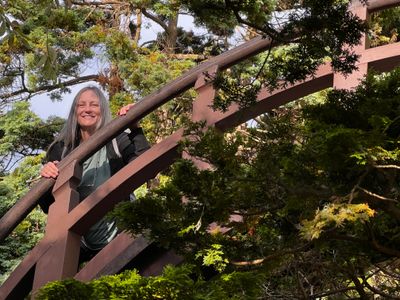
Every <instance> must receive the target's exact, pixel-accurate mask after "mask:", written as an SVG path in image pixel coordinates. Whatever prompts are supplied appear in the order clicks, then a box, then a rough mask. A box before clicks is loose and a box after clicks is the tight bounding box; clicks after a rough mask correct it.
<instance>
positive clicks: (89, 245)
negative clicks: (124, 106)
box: [39, 86, 149, 261]
mask: <svg viewBox="0 0 400 300" xmlns="http://www.w3.org/2000/svg"><path fill="white" fill-rule="evenodd" d="M121 117H123V116H121ZM110 121H111V113H110V108H109V105H108V101H107V99H106V98H105V96H104V94H103V92H102V91H101V90H100V89H99V88H97V87H94V86H87V87H84V88H83V89H81V90H80V91H79V92H78V93H77V95H76V96H75V98H74V101H73V102H72V105H71V109H70V112H69V116H68V119H67V122H66V124H65V126H64V128H63V129H62V131H61V132H60V134H59V136H58V137H57V138H56V139H55V141H54V142H53V143H52V144H51V145H50V147H49V150H48V151H47V155H46V159H47V163H46V164H45V165H44V166H43V168H42V170H41V173H40V174H41V176H42V177H46V178H57V177H58V167H57V165H58V162H59V161H60V160H61V159H62V158H64V157H65V156H66V155H68V153H70V152H71V151H72V150H73V149H74V148H76V147H77V146H79V144H80V143H81V142H83V141H85V140H87V139H89V138H90V137H91V136H92V135H93V134H94V133H95V132H96V131H97V130H98V129H100V128H102V127H104V126H105V125H106V124H107V123H109V122H110ZM148 148H149V144H148V142H147V140H146V138H145V136H144V134H143V131H142V129H141V128H139V127H137V126H136V125H134V127H132V128H131V132H130V133H129V134H128V133H126V132H123V133H121V134H120V135H118V136H117V137H116V138H115V139H114V140H112V141H111V142H110V143H109V144H107V145H105V146H104V147H103V148H101V149H100V150H98V151H97V152H96V153H95V154H93V155H92V156H91V157H89V158H88V159H87V160H86V161H84V162H83V164H82V167H83V172H82V180H81V182H80V184H79V186H78V192H79V196H80V201H82V200H84V199H85V198H86V197H87V196H88V195H89V194H91V193H92V192H93V191H94V190H95V189H96V188H97V187H99V186H100V185H101V184H102V183H103V182H105V181H106V180H107V179H108V178H110V177H111V176H112V175H113V174H115V173H116V172H117V171H119V170H120V169H121V168H122V167H123V166H125V165H126V164H127V163H129V162H130V161H132V160H134V159H135V158H136V157H138V156H139V155H140V154H142V153H143V152H144V151H146V150H147V149H148ZM127 200H128V199H127ZM53 202H54V198H53V197H52V195H51V194H50V193H49V194H47V195H45V197H43V198H42V199H41V200H40V202H39V204H40V206H41V208H42V209H43V211H44V212H46V213H47V212H48V210H49V207H50V205H51V204H52V203H53ZM117 232H118V229H117V227H116V225H115V222H114V221H113V220H109V219H102V220H100V221H99V222H97V223H96V224H95V225H93V227H92V228H90V229H89V231H88V232H87V233H86V234H85V235H84V236H83V237H82V242H81V257H80V260H81V261H86V260H88V259H90V258H91V257H92V256H94V255H95V254H96V253H97V252H98V251H100V250H101V249H102V248H103V247H104V246H105V245H107V244H108V243H109V242H110V241H111V240H112V239H113V238H114V237H115V236H116V234H117Z"/></svg>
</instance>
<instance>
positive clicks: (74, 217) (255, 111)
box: [0, 0, 400, 300]
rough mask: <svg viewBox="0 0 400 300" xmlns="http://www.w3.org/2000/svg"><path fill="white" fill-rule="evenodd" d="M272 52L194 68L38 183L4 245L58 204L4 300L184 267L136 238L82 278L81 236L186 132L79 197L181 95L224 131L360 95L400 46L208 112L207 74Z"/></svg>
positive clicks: (373, 0)
mask: <svg viewBox="0 0 400 300" xmlns="http://www.w3.org/2000/svg"><path fill="white" fill-rule="evenodd" d="M399 5H400V0H369V1H368V5H367V6H363V5H361V4H360V3H359V2H354V3H353V5H352V6H351V10H352V11H353V12H354V13H355V14H357V15H358V16H359V17H360V18H361V19H364V20H366V19H367V18H368V16H369V14H371V13H372V12H375V11H378V10H382V9H386V8H389V7H394V6H399ZM270 45H271V41H270V40H268V39H264V38H261V37H258V38H255V39H253V40H251V41H249V42H247V43H245V44H243V45H241V46H239V47H237V48H234V49H232V50H230V51H227V52H226V53H223V54H221V55H219V56H217V57H215V58H213V59H210V60H209V61H206V62H204V63H202V64H200V65H199V66H197V67H195V68H193V69H192V70H190V71H188V72H187V73H185V74H184V75H182V76H181V77H179V78H177V79H175V80H173V81H172V82H170V83H169V84H167V85H165V86H164V87H163V88H161V89H160V90H158V91H156V92H155V93H153V94H151V95H149V96H147V97H145V98H144V99H143V100H142V101H140V102H139V103H138V104H136V105H135V106H134V108H133V109H132V110H130V111H129V112H128V114H127V115H126V116H124V117H119V118H117V119H115V120H113V121H112V122H111V123H110V124H109V125H108V126H107V127H106V128H103V129H101V130H99V131H98V132H96V133H95V134H94V136H93V137H92V138H91V139H90V140H89V141H87V142H85V143H83V144H82V145H80V146H79V147H78V148H76V149H75V150H74V151H73V152H72V153H70V154H69V155H68V156H67V157H66V158H65V159H63V160H62V161H61V163H60V164H59V169H60V175H59V176H58V178H57V180H54V179H41V181H40V182H38V183H37V184H36V185H35V186H34V187H33V188H32V189H31V190H30V192H28V193H27V194H26V195H25V196H24V197H23V198H22V199H20V200H19V201H18V202H17V203H16V204H15V205H14V207H12V208H11V209H10V210H9V211H8V212H7V213H6V214H5V215H4V216H3V218H2V219H1V220H0V241H2V240H4V238H5V237H7V236H8V235H9V234H10V233H11V232H12V230H13V229H14V228H15V227H16V226H17V225H18V224H19V223H20V222H21V221H22V220H23V219H24V218H25V217H26V216H27V215H28V214H29V213H30V212H31V211H32V210H33V209H34V208H35V207H36V205H37V204H38V200H39V199H40V197H41V196H42V195H43V194H44V193H45V192H47V191H48V190H49V189H51V188H53V195H54V198H55V203H54V204H53V205H52V206H51V207H50V210H49V214H48V220H47V227H46V234H45V236H44V238H43V239H42V240H41V241H40V242H39V243H38V244H37V246H36V247H35V248H34V249H33V250H32V251H30V252H29V253H28V255H27V256H26V257H25V258H24V259H23V261H22V262H21V263H20V265H19V266H18V267H17V268H16V269H15V270H14V272H13V273H12V274H11V275H10V277H9V278H8V279H7V280H6V281H5V282H4V284H3V285H2V286H1V287H0V299H1V300H2V299H23V298H24V297H26V296H27V295H28V294H29V292H30V291H31V290H33V291H35V290H37V289H38V288H40V287H41V286H43V285H44V284H45V283H47V282H49V281H53V280H59V279H64V278H71V277H74V278H75V279H78V280H81V281H89V280H92V279H94V278H97V277H99V276H102V275H107V274H115V273H118V272H119V271H121V270H122V269H124V268H126V267H127V266H129V267H135V268H137V269H138V270H139V271H140V273H141V274H142V275H156V274H159V273H160V272H161V270H162V268H163V266H165V265H166V264H178V263H180V262H181V258H180V257H178V256H177V255H175V254H174V253H173V252H171V251H169V252H165V251H160V250H159V249H157V248H156V247H154V246H153V245H151V244H150V243H149V242H147V241H146V240H145V239H144V238H143V237H136V238H132V237H131V236H129V235H127V234H125V233H121V234H119V235H118V236H117V237H116V238H115V239H114V240H113V241H112V242H111V243H110V244H109V245H107V246H106V247H105V248H104V249H103V250H102V251H101V252H100V253H99V254H98V255H97V256H95V257H94V258H93V259H92V260H91V261H89V262H88V263H87V264H86V265H85V267H84V268H83V269H81V270H80V271H79V272H78V273H77V269H78V258H79V250H80V239H81V236H82V234H84V233H85V232H86V231H87V230H88V229H89V228H90V227H91V226H92V225H93V224H94V223H96V222H97V221H98V220H99V219H100V218H102V217H103V216H104V215H105V214H106V213H107V212H108V211H110V210H111V209H112V208H113V207H114V206H115V204H117V202H118V201H117V199H123V198H124V197H123V196H125V195H127V194H129V192H130V191H131V190H132V189H135V188H137V187H139V186H141V185H142V184H143V183H145V182H146V181H147V180H148V179H150V178H153V177H154V176H155V175H156V174H157V173H159V172H160V171H162V170H163V169H165V168H167V167H168V166H170V165H171V164H172V163H173V162H174V160H175V159H177V158H179V157H180V156H181V155H182V153H179V152H178V143H179V141H181V140H182V138H183V128H182V129H180V130H178V131H176V132H175V133H174V134H172V135H171V136H169V137H168V138H166V139H164V140H163V141H162V142H160V143H158V144H156V145H154V146H153V147H152V148H151V149H149V150H148V151H146V152H145V153H144V154H142V155H141V156H140V157H138V158H137V159H135V160H134V161H133V162H131V163H130V164H128V165H127V166H125V167H124V168H123V169H122V170H120V171H119V172H118V173H116V174H115V175H114V176H113V177H111V178H110V179H109V180H107V181H106V182H105V183H104V184H103V185H101V186H100V187H99V188H98V189H97V190H96V191H95V192H94V193H93V194H91V195H90V196H88V197H87V198H86V199H85V200H84V201H82V202H81V203H79V196H78V193H77V191H76V188H77V185H78V184H79V179H80V176H81V173H82V170H81V166H80V162H81V161H84V160H85V159H86V158H88V157H89V156H90V155H91V154H93V153H94V152H96V151H97V150H98V149H99V148H101V147H102V146H103V145H105V144H106V143H107V142H109V141H110V140H111V139H112V138H114V137H115V136H117V135H118V134H119V133H120V132H122V131H123V130H125V129H126V128H127V127H128V125H129V124H131V123H133V122H135V121H137V120H140V119H141V118H143V117H144V116H146V115H147V114H149V113H150V112H152V111H154V110H155V109H156V108H158V107H160V106H161V105H162V104H164V103H166V102H167V101H169V100H171V99H173V98H174V97H176V96H177V95H180V94H182V93H183V92H185V91H186V90H188V89H189V88H192V87H194V88H195V89H196V91H197V93H198V96H197V98H196V100H195V101H194V103H193V113H192V120H193V121H200V120H205V121H206V123H207V125H208V126H215V127H217V128H218V129H220V130H222V131H224V130H226V129H229V128H232V127H234V126H236V125H239V124H241V123H243V122H245V121H247V120H250V119H251V118H254V117H256V116H258V115H260V114H263V113H265V112H267V111H269V110H271V109H273V108H276V107H278V106H280V105H282V104H285V103H288V102H290V101H293V100H296V99H299V98H301V97H303V96H306V95H309V94H311V93H314V92H317V91H320V90H323V89H326V88H329V87H335V88H352V87H355V86H356V85H357V84H358V82H359V79H360V78H362V77H363V76H364V75H365V74H366V72H367V70H368V69H369V68H373V69H375V70H376V71H379V72H384V71H390V70H391V69H393V68H394V67H396V66H398V65H399V64H400V43H395V44H389V45H385V46H381V47H376V48H369V47H368V41H367V38H366V37H364V38H363V40H362V41H361V44H360V45H359V46H358V47H357V48H356V52H357V53H358V54H359V55H360V60H359V62H358V63H357V67H358V71H356V72H354V73H353V74H351V75H350V76H349V77H347V78H344V77H343V76H342V75H340V74H335V73H334V72H333V71H332V69H331V67H330V66H329V65H327V64H326V65H322V66H320V68H319V70H318V72H317V74H316V75H315V77H313V78H310V79H309V80H305V81H303V82H299V83H297V84H295V85H292V86H290V87H288V88H286V89H281V90H275V91H274V92H272V93H270V92H268V90H267V89H262V90H261V92H260V93H259V95H258V98H257V103H256V104H255V105H254V106H252V107H250V108H246V109H239V108H238V107H236V106H232V107H231V108H230V109H229V110H228V111H227V112H225V113H221V112H218V111H217V112H216V111H213V110H211V109H210V107H209V105H210V104H211V103H212V101H213V99H214V96H215V93H216V91H215V90H214V88H213V86H212V84H210V83H208V82H207V81H206V80H205V77H206V75H205V74H206V73H208V74H210V73H211V74H212V73H215V72H217V71H218V70H223V69H226V68H228V67H230V66H232V65H234V64H237V63H239V62H240V61H243V60H244V59H246V58H249V57H252V56H254V55H256V54H258V53H260V52H262V51H265V50H267V49H268V48H269V47H270Z"/></svg>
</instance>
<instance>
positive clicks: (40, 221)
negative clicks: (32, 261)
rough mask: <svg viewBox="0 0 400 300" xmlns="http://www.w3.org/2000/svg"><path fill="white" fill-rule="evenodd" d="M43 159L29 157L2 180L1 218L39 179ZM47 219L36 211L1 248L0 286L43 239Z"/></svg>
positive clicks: (15, 230) (40, 156)
mask: <svg viewBox="0 0 400 300" xmlns="http://www.w3.org/2000/svg"><path fill="white" fill-rule="evenodd" d="M42 158H43V155H38V156H28V157H26V158H25V159H24V160H23V161H22V162H21V164H20V165H19V166H18V168H16V169H14V170H13V172H11V174H9V175H8V176H4V177H1V178H0V216H3V215H4V214H5V213H6V212H7V211H8V209H10V208H11V206H13V205H14V204H15V202H16V201H17V200H18V199H19V198H21V197H22V196H23V195H24V194H25V193H26V192H27V191H28V189H29V188H30V185H29V182H32V180H33V179H35V178H37V175H38V172H39V168H40V166H41V161H42ZM45 222H46V217H45V215H44V214H43V212H42V211H41V210H40V209H39V208H36V209H35V210H33V211H32V212H31V213H30V214H29V215H28V216H27V217H26V218H25V219H24V220H23V221H22V223H20V224H19V225H18V226H17V227H16V228H15V229H14V231H13V232H12V233H11V234H10V235H9V236H8V237H7V238H6V239H5V240H4V241H3V242H2V243H1V244H0V249H1V251H0V282H1V283H2V282H3V281H4V280H5V279H6V278H7V277H8V275H9V273H10V272H11V271H12V270H13V269H14V268H15V267H16V266H17V265H18V264H19V263H20V261H21V259H22V258H23V257H24V256H25V255H26V253H27V252H28V251H29V250H31V249H32V248H33V247H34V246H35V245H36V243H37V242H38V241H39V240H40V239H41V238H42V236H43V232H44V227H45Z"/></svg>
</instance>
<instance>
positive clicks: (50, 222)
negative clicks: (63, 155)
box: [32, 160, 82, 291]
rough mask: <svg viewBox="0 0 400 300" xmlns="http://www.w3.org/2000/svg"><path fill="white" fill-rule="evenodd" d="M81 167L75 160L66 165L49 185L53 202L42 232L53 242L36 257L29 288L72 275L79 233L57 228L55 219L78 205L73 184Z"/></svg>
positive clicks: (76, 183)
mask: <svg viewBox="0 0 400 300" xmlns="http://www.w3.org/2000/svg"><path fill="white" fill-rule="evenodd" d="M81 176H82V167H81V165H80V164H78V162H77V161H76V160H74V161H73V162H72V163H71V164H70V165H68V166H67V167H66V168H65V169H64V170H63V172H61V173H60V174H59V176H58V178H57V181H56V184H55V185H54V188H53V196H54V199H55V202H54V203H53V204H52V205H51V206H50V208H49V214H48V218H47V225H46V235H47V236H48V237H53V238H54V239H55V243H54V244H53V246H52V247H50V248H49V249H48V250H47V251H46V252H45V253H44V254H43V255H42V256H41V257H40V259H39V260H38V262H37V264H36V269H35V276H34V280H33V289H32V290H33V291H36V290H37V289H39V288H40V287H41V286H43V285H44V284H46V283H47V282H49V281H54V280H61V279H64V278H68V277H73V276H74V275H75V274H76V272H77V268H78V261H79V251H80V240H81V236H80V235H79V234H77V233H74V232H72V231H66V232H65V231H63V230H61V229H59V225H60V224H59V222H60V220H62V219H65V217H66V215H68V213H69V212H70V211H71V210H72V209H73V208H74V207H75V206H76V205H78V204H79V193H78V192H77V190H76V189H77V187H78V185H79V182H80V179H81Z"/></svg>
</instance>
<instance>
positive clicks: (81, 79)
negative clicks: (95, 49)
mask: <svg viewBox="0 0 400 300" xmlns="http://www.w3.org/2000/svg"><path fill="white" fill-rule="evenodd" d="M98 78H99V75H87V76H82V77H78V78H74V79H71V80H68V81H64V82H62V83H58V84H55V85H43V86H40V87H39V88H37V89H35V90H28V89H27V88H22V89H20V90H17V91H14V92H11V93H7V94H2V95H0V98H2V99H6V98H11V97H15V96H18V95H20V94H24V93H28V94H29V95H30V96H31V95H32V94H40V93H44V92H50V91H54V90H56V89H59V88H60V87H63V86H72V85H75V84H79V83H83V82H87V81H97V79H98Z"/></svg>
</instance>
